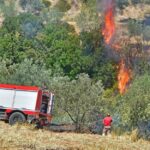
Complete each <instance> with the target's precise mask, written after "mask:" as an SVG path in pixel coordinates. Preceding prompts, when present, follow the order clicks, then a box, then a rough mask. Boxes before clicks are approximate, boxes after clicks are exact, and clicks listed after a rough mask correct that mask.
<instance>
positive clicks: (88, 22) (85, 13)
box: [75, 5, 100, 31]
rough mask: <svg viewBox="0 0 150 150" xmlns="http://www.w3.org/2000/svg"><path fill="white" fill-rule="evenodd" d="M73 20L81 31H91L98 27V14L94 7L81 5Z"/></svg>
mask: <svg viewBox="0 0 150 150" xmlns="http://www.w3.org/2000/svg"><path fill="white" fill-rule="evenodd" d="M75 21H76V22H77V25H78V26H79V27H80V30H81V31H91V30H95V29H99V28H100V21H99V16H98V13H97V11H96V8H95V7H88V6H87V5H83V6H82V8H81V12H80V14H79V15H78V16H77V17H76V18H75Z"/></svg>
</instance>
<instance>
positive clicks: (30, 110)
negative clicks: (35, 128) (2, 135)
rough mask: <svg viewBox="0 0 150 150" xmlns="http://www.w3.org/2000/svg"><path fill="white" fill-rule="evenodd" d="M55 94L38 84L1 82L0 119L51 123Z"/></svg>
mask: <svg viewBox="0 0 150 150" xmlns="http://www.w3.org/2000/svg"><path fill="white" fill-rule="evenodd" d="M53 101H54V94H53V93H51V92H49V91H48V90H44V89H41V88H39V87H36V86H20V85H11V84H0V120H5V121H8V122H9V124H11V125H13V124H15V123H16V122H24V121H28V122H30V123H32V122H35V121H36V122H37V121H38V122H40V124H41V125H45V124H46V123H49V122H50V121H51V119H52V109H53Z"/></svg>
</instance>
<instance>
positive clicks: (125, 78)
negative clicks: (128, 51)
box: [118, 59, 130, 94]
mask: <svg viewBox="0 0 150 150" xmlns="http://www.w3.org/2000/svg"><path fill="white" fill-rule="evenodd" d="M129 81H130V71H129V69H127V67H126V65H125V61H124V60H123V59H122V60H121V61H120V64H119V73H118V89H119V91H120V94H123V93H124V92H125V91H126V86H127V84H128V82H129Z"/></svg>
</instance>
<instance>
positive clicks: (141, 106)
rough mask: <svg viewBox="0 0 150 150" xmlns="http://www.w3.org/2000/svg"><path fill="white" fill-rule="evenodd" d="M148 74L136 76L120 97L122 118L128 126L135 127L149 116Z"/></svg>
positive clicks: (149, 84) (149, 83)
mask: <svg viewBox="0 0 150 150" xmlns="http://www.w3.org/2000/svg"><path fill="white" fill-rule="evenodd" d="M149 86H150V80H149V75H148V74H144V75H142V76H138V77H136V79H135V80H134V81H133V83H132V85H131V87H130V88H129V89H128V91H127V93H126V94H125V95H124V96H123V97H122V98H121V101H120V104H121V112H122V117H123V118H122V119H123V122H124V123H125V124H127V125H128V126H129V127H130V128H132V127H133V128H136V127H138V125H139V124H140V123H141V122H143V121H149V117H150V109H149V106H150V101H149V99H150V96H149V92H150V90H149Z"/></svg>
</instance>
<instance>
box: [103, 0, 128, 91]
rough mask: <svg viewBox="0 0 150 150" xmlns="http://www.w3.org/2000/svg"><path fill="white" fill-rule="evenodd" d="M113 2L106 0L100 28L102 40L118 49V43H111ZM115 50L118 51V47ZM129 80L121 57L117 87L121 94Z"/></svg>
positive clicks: (113, 27)
mask: <svg viewBox="0 0 150 150" xmlns="http://www.w3.org/2000/svg"><path fill="white" fill-rule="evenodd" d="M104 1H106V0H104ZM114 3H115V0H107V5H106V9H105V12H104V27H103V29H102V34H103V36H104V40H105V43H106V44H107V45H110V46H111V47H112V48H116V47H119V49H120V47H121V46H120V45H118V44H117V45H115V44H114V43H111V41H112V38H113V36H114V34H115V29H116V26H115V19H114ZM116 50H117V51H118V49H116ZM118 52H119V51H118ZM129 81H130V71H129V69H128V67H127V66H126V64H125V60H124V59H123V58H121V60H120V63H119V71H118V89H119V92H120V94H123V93H124V92H125V91H126V87H127V84H128V82H129Z"/></svg>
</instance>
